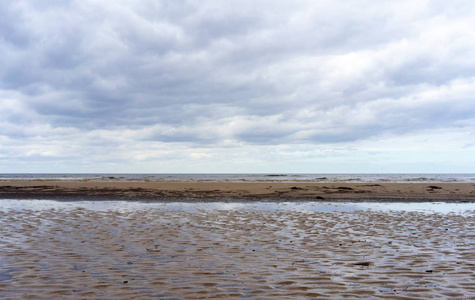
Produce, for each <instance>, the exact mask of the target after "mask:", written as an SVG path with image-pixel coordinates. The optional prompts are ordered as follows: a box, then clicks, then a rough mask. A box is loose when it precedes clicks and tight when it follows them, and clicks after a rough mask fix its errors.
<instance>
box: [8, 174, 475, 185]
mask: <svg viewBox="0 0 475 300" xmlns="http://www.w3.org/2000/svg"><path fill="white" fill-rule="evenodd" d="M12 179H15V180H38V179H39V180H65V181H67V180H101V181H190V182H191V181H212V182H422V183H425V182H427V183H429V182H475V174H318V173H316V174H284V173H282V174H280V173H275V174H271V173H267V174H131V173H128V174H114V173H110V174H109V173H91V174H65V173H63V174H61V173H60V174H33V173H32V174H0V180H12Z"/></svg>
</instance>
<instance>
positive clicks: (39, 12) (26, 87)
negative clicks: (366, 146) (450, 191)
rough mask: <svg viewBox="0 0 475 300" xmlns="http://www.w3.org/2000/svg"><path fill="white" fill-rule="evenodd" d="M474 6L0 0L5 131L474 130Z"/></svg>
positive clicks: (326, 134) (63, 134)
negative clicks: (11, 0) (8, 0)
mask: <svg viewBox="0 0 475 300" xmlns="http://www.w3.org/2000/svg"><path fill="white" fill-rule="evenodd" d="M474 16H475V7H474V5H473V4H470V3H468V2H466V1H460V2H450V3H447V2H444V1H431V2H425V3H422V2H413V1H398V2H378V1H361V2H358V3H351V4H349V3H348V2H346V1H336V2H335V1H317V2H315V1H296V2H292V3H290V2H288V3H276V2H275V1H258V2H255V1H253V2H250V1H226V2H216V1H200V2H196V1H155V2H150V1H135V2H128V1H106V0H103V1H66V2H65V1H42V2H30V1H15V2H11V3H6V2H5V3H2V4H0V51H1V52H2V55H1V57H0V64H1V65H2V68H1V69H0V92H1V94H0V96H1V97H2V98H1V100H0V101H2V102H1V103H0V104H1V105H2V107H1V108H0V112H1V113H2V117H1V119H0V123H1V124H2V129H1V131H0V136H3V137H4V139H5V141H6V140H8V142H9V143H12V144H18V145H19V146H18V147H20V145H23V143H26V145H28V144H30V145H34V144H35V143H38V140H26V137H31V136H36V137H41V136H42V139H43V140H42V142H45V141H46V140H47V141H49V142H50V145H58V143H59V142H58V141H59V140H62V139H66V140H69V139H71V141H72V142H71V143H73V144H74V143H76V142H77V143H78V145H92V146H91V147H92V148H94V149H97V147H95V146H94V141H93V140H90V139H93V136H94V134H92V133H94V132H98V131H100V130H106V131H108V132H109V134H112V135H115V134H116V135H119V136H120V135H121V134H123V132H124V131H125V130H132V131H133V132H135V134H132V135H131V137H129V142H130V141H135V142H137V143H142V142H143V143H154V142H159V143H165V144H170V143H184V144H186V145H188V146H187V147H191V148H189V149H192V148H193V147H221V146H223V145H227V144H228V143H231V142H232V143H234V144H235V145H240V146H239V147H241V146H242V147H244V146H245V145H287V144H301V143H309V144H315V145H322V144H328V143H347V142H355V141H365V140H368V139H371V138H374V137H378V136H388V135H394V136H398V135H407V134H411V133H418V132H421V131H424V130H431V129H434V128H439V129H448V130H450V129H453V130H454V131H457V130H464V131H471V132H473V123H474V122H473V121H474V117H473V116H474V115H473V112H474V111H475V101H473V97H472V95H473V94H474V92H475V87H474V86H475V85H474V84H473V83H474V80H475V56H474V54H473V49H474V48H475V42H473V41H475V30H474V28H475V26H474V25H475V21H474V20H475V18H474ZM30 128H42V131H41V130H39V131H38V132H36V133H34V134H32V133H31V129H30ZM45 128H46V129H45ZM42 132H43V133H42ZM52 132H55V133H54V134H52ZM71 132H74V134H72V133H71ZM91 134H92V135H91ZM101 138H104V137H101ZM56 139H57V140H56ZM45 143H46V142H45ZM127 143H128V142H124V141H123V140H120V139H119V140H116V141H115V142H114V143H113V144H114V145H115V146H120V145H125V144H127ZM42 145H44V144H42ZM147 145H148V147H152V146H151V145H152V144H144V146H145V147H147ZM9 147H10V146H9ZM11 147H13V146H11ZM52 147H53V146H52ZM57 147H60V146H57ZM78 147H79V146H78ZM104 147H105V146H104ZM236 147H237V146H236ZM53 148H54V147H53ZM5 149H6V148H5V147H4V150H3V151H4V152H3V153H5V154H4V155H6V156H8V155H11V154H9V153H10V152H8V151H9V150H5ZM8 149H10V148H8ZM12 149H13V148H12ZM78 149H79V148H78ZM1 151H2V148H0V153H2V152H1ZM12 151H13V150H12ZM70 151H73V150H72V149H70ZM75 151H76V150H75ZM77 151H79V150H77ZM126 156H127V155H126V154H124V155H122V157H126Z"/></svg>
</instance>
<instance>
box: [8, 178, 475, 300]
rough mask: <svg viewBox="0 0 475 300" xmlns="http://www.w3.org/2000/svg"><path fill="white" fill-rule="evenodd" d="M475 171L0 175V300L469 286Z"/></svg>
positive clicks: (272, 295)
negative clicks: (327, 175) (256, 176)
mask: <svg viewBox="0 0 475 300" xmlns="http://www.w3.org/2000/svg"><path fill="white" fill-rule="evenodd" d="M474 200H475V186H474V183H472V182H411V183H407V182H374V183H372V182H302V181H296V182H283V181H282V180H280V181H279V180H274V181H273V180H268V181H265V182H255V181H254V182H247V181H240V182H226V181H205V180H203V181H193V180H175V181H174V180H168V181H167V180H155V181H147V180H119V179H116V178H112V179H110V178H109V179H98V180H92V179H85V180H82V179H81V180H79V179H70V178H68V179H67V180H57V179H38V178H36V179H28V180H25V179H17V180H12V179H10V180H1V181H0V226H1V228H2V232H1V236H0V249H2V251H1V253H0V261H1V262H2V264H1V265H0V291H1V292H0V299H18V298H21V299H91V298H94V299H123V298H130V299H132V298H133V299H149V298H154V299H156V298H158V299H210V298H215V299H240V298H254V299H295V298H297V299H309V298H316V299H341V298H350V299H354V298H374V299H428V298H444V299H445V298H447V299H473V298H475V285H474V284H473V283H474V282H475V273H474V271H473V270H474V269H475V255H474V252H473V249H474V248H475V207H474V204H473V202H474Z"/></svg>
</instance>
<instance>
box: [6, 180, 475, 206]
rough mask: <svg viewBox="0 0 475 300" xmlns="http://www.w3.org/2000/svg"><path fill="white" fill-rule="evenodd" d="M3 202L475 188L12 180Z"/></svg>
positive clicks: (364, 196) (446, 195)
mask: <svg viewBox="0 0 475 300" xmlns="http://www.w3.org/2000/svg"><path fill="white" fill-rule="evenodd" d="M0 199H48V200H58V201H80V200H82V201H85V200H95V201H98V200H128V201H146V202H252V201H269V202H271V201H273V202H285V201H315V202H319V201H329V202H352V201H353V202H454V203H456V202H469V203H474V202H475V183H379V182H378V183H367V182H365V183H339V182H333V183H331V182H325V183H315V182H209V181H206V182H167V181H133V182H130V181H84V180H68V181H61V180H58V181H56V180H6V181H1V182H0Z"/></svg>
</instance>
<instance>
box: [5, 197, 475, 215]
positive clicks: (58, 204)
mask: <svg viewBox="0 0 475 300" xmlns="http://www.w3.org/2000/svg"><path fill="white" fill-rule="evenodd" d="M76 208H83V209H90V210H93V211H109V210H113V211H118V212H126V211H130V210H136V209H146V210H166V211H174V210H177V211H187V212H196V211H200V210H242V209H244V210H257V211H298V212H350V211H360V210H361V211H381V212H390V211H395V212H398V211H402V212H422V213H439V214H449V213H454V214H464V213H474V212H475V204H474V203H445V202H424V203H402V202H396V203H379V202H375V203H372V202H363V203H356V202H345V203H340V202H339V203H331V202H210V203H203V202H200V203H188V202H169V203H151V202H132V201H71V202H64V201H54V200H15V199H2V200H0V210H14V211H21V210H26V209H30V210H49V209H66V210H68V209H76Z"/></svg>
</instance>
